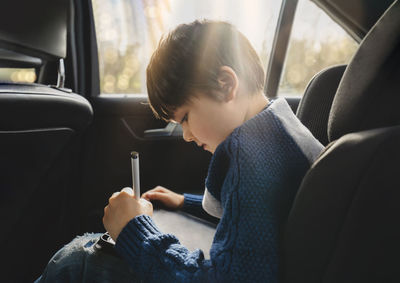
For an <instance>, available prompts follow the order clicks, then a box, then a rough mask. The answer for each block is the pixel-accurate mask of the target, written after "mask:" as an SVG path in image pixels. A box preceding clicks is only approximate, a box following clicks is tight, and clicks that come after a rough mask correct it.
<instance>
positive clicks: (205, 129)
mask: <svg viewBox="0 0 400 283" xmlns="http://www.w3.org/2000/svg"><path fill="white" fill-rule="evenodd" d="M264 77H265V75H264V71H263V68H262V65H261V62H260V60H259V58H258V56H257V54H256V52H255V51H254V49H253V48H252V47H251V45H250V43H249V42H248V40H247V39H246V38H245V37H244V36H243V35H242V34H241V33H240V32H238V31H237V30H236V29H235V28H234V27H233V26H232V25H230V24H228V23H224V22H212V21H202V22H200V21H195V22H193V23H191V24H186V25H180V26H178V27H177V28H176V29H175V30H174V31H172V32H171V33H170V34H169V35H168V36H167V37H166V38H165V39H164V40H162V41H161V42H160V44H159V46H158V48H157V50H156V51H155V53H154V54H153V56H152V59H151V61H150V64H149V66H148V69H147V88H148V94H149V101H150V104H151V107H152V109H153V112H154V113H155V115H156V116H157V117H160V118H163V119H165V120H167V121H170V120H173V121H176V122H178V123H180V124H181V125H182V128H183V137H184V139H185V140H186V141H188V142H190V141H193V142H196V144H197V145H198V146H201V147H202V148H203V149H205V150H208V151H210V152H211V153H213V157H212V160H211V163H210V167H209V172H208V176H207V179H206V190H205V193H204V197H203V198H202V197H198V196H193V195H185V196H181V195H178V194H175V193H173V192H171V191H168V190H166V189H162V188H156V189H154V190H152V191H149V192H147V193H145V194H144V195H143V197H144V198H146V199H148V200H160V201H161V202H163V203H164V204H165V205H167V206H169V207H170V208H175V209H178V208H182V209H184V210H186V211H188V212H194V213H196V211H197V212H199V211H201V206H202V207H203V208H204V209H205V210H206V211H207V212H209V213H210V214H212V215H214V216H216V217H218V218H220V222H219V224H218V227H217V230H216V233H215V237H214V241H213V244H212V247H211V250H210V255H211V259H210V260H205V259H204V257H203V253H202V252H201V251H200V250H196V251H194V252H192V253H191V252H189V251H188V250H187V249H186V248H185V247H183V246H182V245H180V243H179V241H178V239H177V238H176V237H174V236H173V235H171V234H163V233H162V232H161V231H160V230H159V229H158V228H157V226H156V225H155V224H154V222H153V221H152V218H151V215H152V211H153V209H152V206H151V204H150V203H149V202H148V201H146V200H145V199H143V198H142V199H141V200H140V201H136V200H135V199H134V198H133V197H132V196H131V195H129V194H127V193H125V192H120V193H114V195H113V196H112V197H111V198H110V201H109V204H108V205H107V206H106V208H105V210H104V211H105V213H104V218H103V223H104V226H105V228H106V230H107V231H108V232H109V233H110V235H111V237H112V238H113V239H114V240H115V241H116V250H117V252H118V253H119V254H120V255H121V256H122V258H123V259H124V260H125V262H127V263H128V264H129V266H130V267H131V268H132V270H134V272H136V273H137V274H138V275H140V276H139V277H140V278H141V279H143V280H144V281H145V282H161V281H163V282H277V280H278V262H279V247H278V246H279V232H280V229H281V226H282V224H283V222H284V221H285V219H286V216H287V214H288V212H289V209H290V207H291V204H292V201H293V198H294V196H295V194H296V191H297V189H298V187H299V185H300V182H301V180H302V178H303V176H304V174H305V173H306V171H307V169H308V168H309V166H310V164H312V162H313V161H314V160H315V159H316V157H317V156H318V155H319V153H320V151H321V150H322V148H323V147H322V145H321V144H320V143H319V142H318V141H317V140H316V139H315V138H314V137H313V136H312V135H311V133H310V132H309V131H308V130H307V129H306V128H305V127H304V126H303V125H302V124H301V123H300V122H299V121H298V120H297V118H296V117H295V115H294V114H293V112H292V111H291V109H290V107H289V106H288V104H287V103H286V101H285V100H284V99H277V100H275V101H268V100H267V98H266V97H265V95H264V94H263V88H264ZM88 253H93V252H88ZM56 256H57V255H56ZM68 257H73V256H70V255H69V256H68ZM54 261H55V260H53V262H54ZM64 262H65V259H64ZM91 264H93V263H91ZM124 264H126V263H124ZM81 265H86V266H87V265H88V263H87V262H86V263H85V264H83V263H82V264H81ZM67 269H68V268H67ZM65 270H66V269H64V270H63V271H60V272H62V273H66V271H65ZM46 272H47V273H52V272H50V271H46ZM88 276H89V275H88ZM132 276H135V275H133V273H132ZM88 278H89V279H90V278H91V279H93V277H88ZM43 279H44V278H43ZM49 280H51V279H49ZM132 280H133V278H132ZM120 281H121V280H120Z"/></svg>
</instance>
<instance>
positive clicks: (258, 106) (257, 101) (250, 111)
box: [243, 92, 269, 122]
mask: <svg viewBox="0 0 400 283" xmlns="http://www.w3.org/2000/svg"><path fill="white" fill-rule="evenodd" d="M268 102H269V101H268V98H267V97H266V96H265V94H264V93H263V92H260V93H257V94H253V95H251V96H250V97H249V98H248V105H247V111H246V113H245V116H244V121H243V122H246V121H247V120H250V119H251V118H253V117H254V116H256V115H257V114H258V113H260V112H261V111H262V110H264V108H265V107H267V105H268Z"/></svg>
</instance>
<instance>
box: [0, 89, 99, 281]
mask: <svg viewBox="0 0 400 283" xmlns="http://www.w3.org/2000/svg"><path fill="white" fill-rule="evenodd" d="M91 120H92V108H91V106H90V104H89V102H88V101H87V100H86V99H85V98H83V97H82V96H80V95H78V94H74V93H68V92H64V91H61V90H58V89H55V88H50V87H48V86H43V85H38V84H12V83H1V84H0V188H1V191H0V194H1V197H0V214H1V215H3V217H2V227H4V228H6V229H4V230H3V231H4V232H3V233H1V235H0V241H1V243H2V244H3V249H2V255H3V257H4V258H7V261H6V264H5V266H4V263H3V268H4V270H5V274H4V273H3V275H2V278H3V279H9V280H17V279H18V280H20V281H28V280H32V279H33V278H32V277H31V276H32V274H35V273H37V272H39V271H40V270H41V268H42V267H43V265H45V264H46V262H47V260H48V258H49V257H50V256H51V254H52V253H53V252H54V251H55V250H56V249H57V248H58V247H59V246H60V245H61V244H62V243H64V242H66V241H68V240H69V239H70V237H71V235H69V234H70V233H71V231H73V225H74V223H72V222H67V221H66V219H67V217H66V215H67V214H68V215H69V217H68V219H73V217H71V215H70V214H71V211H69V209H70V207H73V205H72V196H74V195H77V194H78V193H79V190H78V189H79V186H78V185H79V184H78V181H79V178H78V174H79V164H80V150H81V145H80V143H81V139H80V137H81V134H82V133H83V132H84V130H85V129H86V128H87V126H88V125H89V123H90V122H91ZM5 231H7V232H5ZM21 265H22V266H24V268H21ZM18 280H17V281H18Z"/></svg>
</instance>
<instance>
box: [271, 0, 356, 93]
mask: <svg viewBox="0 0 400 283" xmlns="http://www.w3.org/2000/svg"><path fill="white" fill-rule="evenodd" d="M357 47H358V44H357V42H356V41H355V40H354V39H352V38H351V37H350V36H349V35H348V34H347V33H346V32H345V31H344V30H343V29H342V28H341V27H340V26H339V25H338V24H337V23H335V22H334V21H333V20H332V19H331V18H330V17H329V16H328V15H326V14H325V13H324V12H323V11H322V10H321V9H320V8H318V7H317V6H316V5H315V4H314V3H312V2H311V1H309V0H299V2H298V6H297V11H296V15H295V19H294V23H293V29H292V33H291V38H290V43H289V48H288V52H287V55H286V61H285V65H284V69H283V72H282V77H281V81H280V86H279V90H278V95H283V96H289V95H302V94H303V92H304V90H305V88H306V86H307V84H308V82H309V81H310V80H311V78H312V77H313V76H314V75H315V74H316V73H318V72H319V71H321V70H322V69H324V68H327V67H329V66H333V65H338V64H346V63H348V62H349V61H350V59H351V57H352V56H353V54H354V53H355V51H356V49H357Z"/></svg>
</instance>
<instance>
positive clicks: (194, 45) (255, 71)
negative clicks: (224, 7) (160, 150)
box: [147, 21, 265, 120]
mask: <svg viewBox="0 0 400 283" xmlns="http://www.w3.org/2000/svg"><path fill="white" fill-rule="evenodd" d="M224 66H228V67H230V68H231V70H233V71H234V73H235V75H236V76H237V78H238V80H239V81H240V83H241V88H243V89H244V92H246V94H248V95H252V94H256V93H260V92H262V90H263V88H264V81H265V74H264V70H263V67H262V64H261V61H260V59H259V57H258V55H257V53H256V52H255V50H254V49H253V47H252V46H251V44H250V42H249V41H248V40H247V38H246V37H245V36H244V35H243V34H241V33H240V32H239V31H238V30H237V29H236V28H235V27H234V26H232V25H231V24H229V23H225V22H216V21H195V22H193V23H190V24H182V25H180V26H178V27H177V28H176V29H175V30H173V31H172V32H170V33H169V34H168V35H167V36H166V37H165V38H163V39H162V40H161V41H160V43H159V46H158V48H157V50H156V51H155V52H154V54H153V56H152V58H151V60H150V64H149V66H148V67H147V90H148V95H149V101H150V104H151V107H152V110H153V112H154V113H155V115H156V116H157V117H160V118H163V119H165V120H170V119H174V112H175V111H176V109H177V108H179V107H181V106H182V105H184V104H186V103H188V102H189V101H190V100H191V99H193V97H194V96H195V95H196V94H197V93H202V94H205V95H207V96H208V97H209V98H211V99H214V100H223V99H224V97H221V96H223V93H224V92H222V91H221V90H222V88H223V87H224V85H221V83H220V80H219V75H220V71H221V68H222V67H224Z"/></svg>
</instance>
